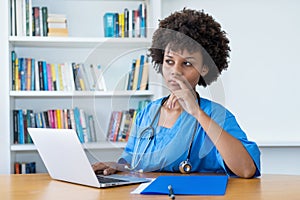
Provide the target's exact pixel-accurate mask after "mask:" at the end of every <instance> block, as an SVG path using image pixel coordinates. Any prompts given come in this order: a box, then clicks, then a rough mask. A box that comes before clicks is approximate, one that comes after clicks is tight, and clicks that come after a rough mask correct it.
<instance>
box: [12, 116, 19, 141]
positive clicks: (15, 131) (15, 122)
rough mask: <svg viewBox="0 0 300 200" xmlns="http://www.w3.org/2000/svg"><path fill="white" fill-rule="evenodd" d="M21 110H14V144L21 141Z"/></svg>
mask: <svg viewBox="0 0 300 200" xmlns="http://www.w3.org/2000/svg"><path fill="white" fill-rule="evenodd" d="M18 113H19V110H13V134H14V144H18V143H19V130H18V127H19V122H18V121H19V120H18Z"/></svg>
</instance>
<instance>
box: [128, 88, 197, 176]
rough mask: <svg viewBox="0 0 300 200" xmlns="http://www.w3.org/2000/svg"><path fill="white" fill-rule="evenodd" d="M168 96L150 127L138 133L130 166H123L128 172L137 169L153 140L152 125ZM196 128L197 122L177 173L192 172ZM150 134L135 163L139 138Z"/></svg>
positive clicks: (153, 131)
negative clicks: (191, 159)
mask: <svg viewBox="0 0 300 200" xmlns="http://www.w3.org/2000/svg"><path fill="white" fill-rule="evenodd" d="M196 94H197V100H198V104H199V105H200V97H199V94H198V93H197V92H196ZM168 98H169V96H167V97H165V98H164V99H163V100H162V101H161V104H160V106H159V108H158V109H157V111H156V113H155V115H154V117H153V119H152V121H151V123H150V125H149V126H148V127H146V128H145V129H143V130H142V131H141V133H140V136H139V138H138V141H137V144H136V145H135V147H134V151H133V152H134V153H133V156H132V160H131V166H130V167H129V166H127V165H125V168H126V169H128V170H136V169H137V167H138V166H139V164H140V162H141V160H142V158H143V155H144V154H145V153H146V151H147V149H148V147H149V145H150V143H151V141H152V140H153V138H154V134H155V130H154V127H153V124H154V122H155V121H156V118H157V116H158V114H159V112H160V110H161V107H162V106H163V105H164V103H165V102H166V101H167V100H168ZM197 128H198V121H197V120H196V121H195V126H194V130H193V135H192V138H191V141H190V144H189V149H188V155H187V159H186V160H184V161H182V162H181V163H180V164H179V171H180V172H181V173H183V174H187V173H190V172H191V171H192V164H191V162H190V157H191V149H192V145H193V141H194V137H195V135H196V131H197ZM148 131H149V132H150V135H149V138H148V142H147V144H146V146H145V147H144V150H143V151H142V154H140V155H141V156H140V157H139V159H138V160H137V161H136V159H137V154H138V153H137V152H138V151H137V150H138V148H139V146H140V141H141V138H142V137H143V136H144V135H145V134H146V133H147V132H148ZM138 171H141V172H142V170H138Z"/></svg>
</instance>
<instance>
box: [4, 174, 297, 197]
mask: <svg viewBox="0 0 300 200" xmlns="http://www.w3.org/2000/svg"><path fill="white" fill-rule="evenodd" d="M157 175H164V174H158V173H145V175H144V176H147V177H155V176H157ZM137 186H138V185H129V186H120V187H115V188H107V189H97V188H91V187H86V186H81V185H76V184H68V183H65V182H61V181H55V180H52V179H51V178H50V177H49V175H48V174H28V175H0V198H1V199H4V200H7V199H9V200H19V199H22V200H27V199H28V200H36V199H42V200H48V199H55V200H60V199H62V200H67V199H72V200H77V199H78V200H79V199H80V200H89V199H107V200H113V199H122V200H123V199H131V200H134V199H164V200H166V199H169V198H168V197H167V195H134V194H130V192H131V191H132V190H134V189H135V188H136V187H137ZM212 187H213V186H212ZM176 199H231V200H235V199H238V200H240V199H242V200H244V199H255V200H259V199H271V200H274V199H286V200H291V199H300V176H293V175H263V176H262V177H260V178H255V179H241V178H230V179H229V181H228V186H227V190H226V194H225V196H179V195H177V196H176Z"/></svg>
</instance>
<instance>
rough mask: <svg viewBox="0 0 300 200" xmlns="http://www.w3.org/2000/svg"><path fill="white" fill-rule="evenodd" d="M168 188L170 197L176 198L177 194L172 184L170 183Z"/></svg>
mask: <svg viewBox="0 0 300 200" xmlns="http://www.w3.org/2000/svg"><path fill="white" fill-rule="evenodd" d="M168 189H169V197H170V198H171V199H175V194H174V191H173V188H172V185H168Z"/></svg>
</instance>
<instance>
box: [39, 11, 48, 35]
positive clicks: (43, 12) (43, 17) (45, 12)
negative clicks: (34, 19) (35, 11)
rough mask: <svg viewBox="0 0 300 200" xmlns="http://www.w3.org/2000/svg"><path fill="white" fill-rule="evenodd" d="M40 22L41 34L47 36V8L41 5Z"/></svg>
mask: <svg viewBox="0 0 300 200" xmlns="http://www.w3.org/2000/svg"><path fill="white" fill-rule="evenodd" d="M41 10H42V24H43V36H48V22H47V19H48V8H47V7H42V8H41Z"/></svg>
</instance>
